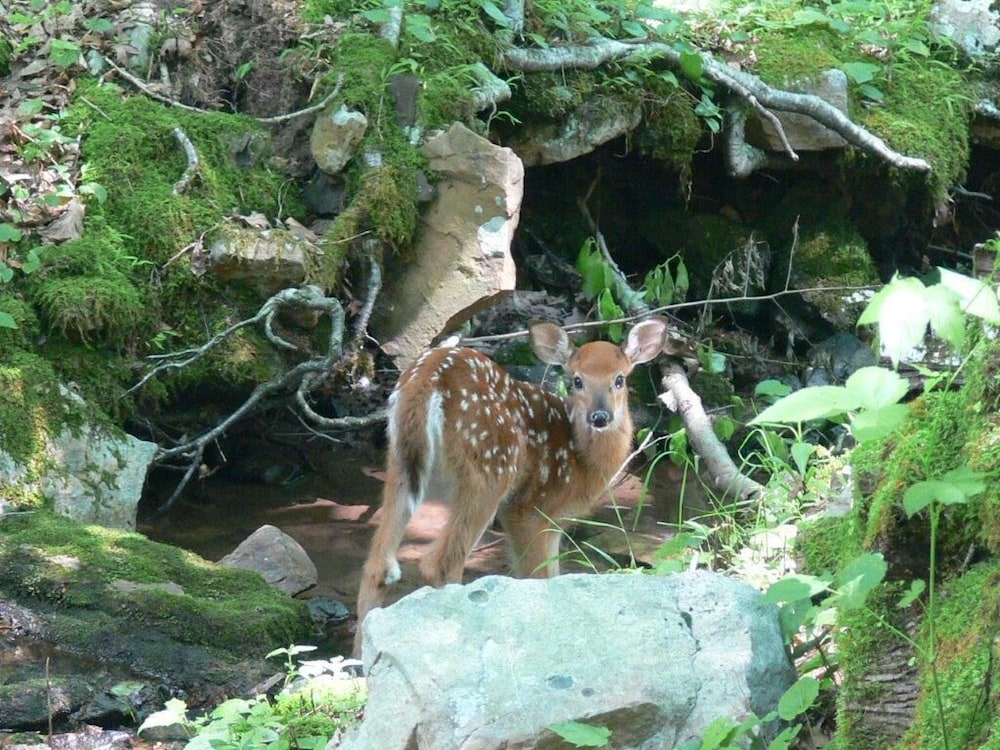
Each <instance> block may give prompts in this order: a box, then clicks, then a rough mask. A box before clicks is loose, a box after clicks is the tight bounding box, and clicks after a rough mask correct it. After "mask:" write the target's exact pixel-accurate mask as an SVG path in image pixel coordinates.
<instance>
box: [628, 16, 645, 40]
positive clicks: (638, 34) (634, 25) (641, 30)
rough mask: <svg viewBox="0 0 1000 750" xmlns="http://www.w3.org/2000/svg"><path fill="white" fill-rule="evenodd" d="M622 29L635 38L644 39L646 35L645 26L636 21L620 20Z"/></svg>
mask: <svg viewBox="0 0 1000 750" xmlns="http://www.w3.org/2000/svg"><path fill="white" fill-rule="evenodd" d="M622 31H624V32H625V33H626V34H628V35H629V36H631V37H634V38H636V39H645V38H646V36H647V32H646V27H645V26H643V25H642V24H641V23H639V22H638V21H628V20H625V21H622Z"/></svg>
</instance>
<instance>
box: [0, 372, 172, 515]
mask: <svg viewBox="0 0 1000 750" xmlns="http://www.w3.org/2000/svg"><path fill="white" fill-rule="evenodd" d="M59 390H60V394H61V395H62V396H63V398H64V399H65V401H66V408H67V411H70V410H73V409H82V408H83V406H82V404H83V400H82V399H81V398H80V397H79V396H78V395H77V394H75V393H73V392H72V391H70V390H69V389H68V388H66V387H64V386H60V389H59ZM156 450H157V445H156V443H150V442H147V441H145V440H139V439H138V438H135V437H133V436H131V435H128V434H126V433H124V432H115V431H112V430H110V429H108V428H107V427H104V426H103V425H100V424H97V423H84V424H83V425H81V426H77V427H70V426H68V425H62V426H61V427H60V428H59V432H58V433H56V434H52V433H45V435H44V449H43V450H39V451H38V455H39V456H44V458H43V459H42V460H35V459H31V460H29V461H25V462H20V461H17V460H15V459H14V458H13V457H12V456H11V455H10V454H8V453H6V452H5V451H4V450H3V449H2V448H0V500H9V501H11V504H12V505H14V506H17V504H18V503H17V498H18V497H23V496H29V495H32V494H35V493H38V494H40V495H41V496H42V497H43V498H44V499H45V500H46V501H48V502H51V503H52V504H53V507H54V508H55V510H56V512H57V513H60V514H61V515H64V516H67V517H68V518H71V519H73V520H74V521H80V522H81V523H93V524H98V525H100V526H107V527H109V528H115V529H124V530H126V531H132V530H134V529H135V517H136V508H137V507H138V505H139V499H140V497H141V496H142V487H143V485H144V484H145V482H146V471H147V470H148V469H149V465H150V463H151V462H152V460H153V456H154V455H155V454H156ZM8 493H9V495H8Z"/></svg>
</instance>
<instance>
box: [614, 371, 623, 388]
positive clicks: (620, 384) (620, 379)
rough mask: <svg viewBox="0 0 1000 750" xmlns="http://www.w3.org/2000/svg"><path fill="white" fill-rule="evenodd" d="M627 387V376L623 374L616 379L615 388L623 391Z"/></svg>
mask: <svg viewBox="0 0 1000 750" xmlns="http://www.w3.org/2000/svg"><path fill="white" fill-rule="evenodd" d="M624 387H625V376H624V375H622V374H621V373H619V374H618V376H617V377H616V378H615V388H616V389H618V390H621V389H622V388H624Z"/></svg>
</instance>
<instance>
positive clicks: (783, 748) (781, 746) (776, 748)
mask: <svg viewBox="0 0 1000 750" xmlns="http://www.w3.org/2000/svg"><path fill="white" fill-rule="evenodd" d="M801 731H802V725H801V724H796V725H794V726H791V727H785V728H784V729H782V730H781V731H780V732H779V733H778V736H777V737H775V738H774V739H773V740H771V741H770V742H769V743H768V745H767V750H788V748H790V747H791V746H792V742H793V741H794V740H795V738H796V737H798V736H799V732H801Z"/></svg>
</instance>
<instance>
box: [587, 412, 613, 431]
mask: <svg viewBox="0 0 1000 750" xmlns="http://www.w3.org/2000/svg"><path fill="white" fill-rule="evenodd" d="M587 421H588V422H590V426H591V427H596V428H597V429H598V430H603V429H604V428H605V427H607V426H608V425H609V424H611V412H609V411H608V410H606V409H595V410H594V411H592V412H590V414H588V415H587Z"/></svg>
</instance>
